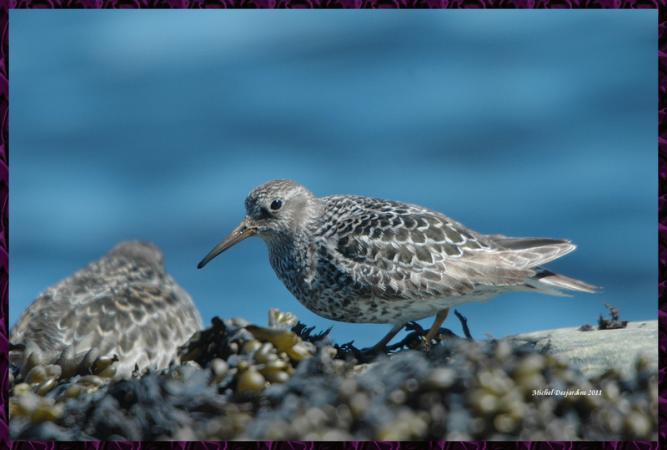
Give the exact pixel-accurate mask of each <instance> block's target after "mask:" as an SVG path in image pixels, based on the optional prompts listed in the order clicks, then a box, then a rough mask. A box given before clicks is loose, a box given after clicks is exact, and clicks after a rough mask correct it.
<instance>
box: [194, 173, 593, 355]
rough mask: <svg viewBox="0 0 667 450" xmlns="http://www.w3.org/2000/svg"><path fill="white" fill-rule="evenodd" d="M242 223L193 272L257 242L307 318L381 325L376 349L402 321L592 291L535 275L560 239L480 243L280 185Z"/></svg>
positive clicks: (396, 212) (403, 207) (366, 205)
mask: <svg viewBox="0 0 667 450" xmlns="http://www.w3.org/2000/svg"><path fill="white" fill-rule="evenodd" d="M245 208H246V217H245V218H244V219H243V221H242V222H241V224H240V225H239V226H238V227H236V229H234V230H233V231H232V232H231V234H230V235H229V236H227V238H225V239H224V240H223V241H222V242H220V243H219V244H218V245H216V246H215V247H214V248H213V250H211V251H210V252H209V254H208V255H206V257H204V259H202V260H201V261H200V262H199V264H198V265H197V267H198V268H200V269H201V268H202V267H204V266H205V265H206V264H207V263H208V262H209V261H211V260H212V259H213V258H215V257H216V256H217V255H219V254H220V253H222V252H224V251H225V250H227V249H228V248H230V247H231V246H233V245H235V244H237V243H238V242H240V241H242V240H244V239H246V238H248V237H250V236H255V235H256V236H259V237H260V238H262V239H263V240H264V242H266V244H267V246H268V248H269V260H270V262H271V266H272V267H273V270H274V271H275V272H276V274H277V275H278V277H279V278H280V279H281V280H282V281H283V283H284V284H285V286H286V287H287V289H289V291H290V292H291V293H292V294H293V295H294V296H295V297H296V298H297V299H298V300H299V301H300V302H301V303H303V305H304V306H306V307H307V308H308V309H310V310H311V311H313V312H314V313H316V314H318V315H320V316H323V317H325V318H328V319H331V320H338V321H342V322H357V323H389V324H393V325H394V326H393V328H392V330H391V331H390V332H389V333H388V334H387V335H386V336H385V337H384V338H382V339H381V340H380V342H378V343H377V344H376V345H375V346H374V349H376V350H379V349H383V348H384V347H385V345H386V344H387V343H388V342H389V341H390V340H391V338H392V337H393V336H394V335H396V333H398V332H399V331H400V329H401V328H402V327H403V326H404V325H405V324H406V323H407V322H410V321H414V320H419V319H423V318H426V317H429V316H433V315H435V316H436V319H435V321H434V323H433V326H432V327H431V329H430V330H429V332H428V333H427V334H426V337H425V345H426V346H428V344H429V343H430V342H431V339H432V338H433V337H434V335H435V334H436V333H437V331H438V330H439V328H440V325H441V324H442V322H443V321H444V320H445V318H446V316H447V313H448V311H449V308H450V307H452V306H456V305H461V304H464V303H469V302H474V301H480V300H486V299H489V298H490V297H493V296H495V295H497V294H501V293H504V292H510V291H531V292H540V293H544V294H550V295H561V296H562V295H565V294H563V292H562V291H561V290H570V291H580V292H589V293H592V292H595V291H596V287H594V286H591V285H589V284H587V283H584V282H582V281H579V280H575V279H572V278H568V277H565V276H563V275H558V274H556V273H553V272H550V271H549V270H546V269H543V268H542V267H541V266H542V265H543V264H545V263H548V262H549V261H552V260H554V259H556V258H560V257H561V256H564V255H566V254H568V253H570V252H571V251H573V250H574V249H575V248H576V247H575V245H574V244H572V243H571V242H569V241H567V240H561V239H549V238H529V237H517V238H514V237H507V236H502V235H483V234H480V233H477V232H475V231H473V230H470V229H468V228H466V227H465V226H463V225H462V224H460V223H458V222H456V221H454V220H452V219H450V218H448V217H447V216H445V215H443V214H440V213H439V212H436V211H432V210H429V209H427V208H424V207H421V206H417V205H412V204H407V203H401V202H397V201H390V200H380V199H375V198H369V197H362V196H356V195H332V196H327V197H315V196H314V195H313V193H311V192H310V191H309V190H308V189H306V188H305V187H304V186H302V185H300V184H298V183H295V182H293V181H289V180H274V181H269V182H267V183H265V184H263V185H261V186H259V187H257V188H255V189H254V190H253V191H252V192H251V193H250V194H249V195H248V197H247V198H246V200H245Z"/></svg>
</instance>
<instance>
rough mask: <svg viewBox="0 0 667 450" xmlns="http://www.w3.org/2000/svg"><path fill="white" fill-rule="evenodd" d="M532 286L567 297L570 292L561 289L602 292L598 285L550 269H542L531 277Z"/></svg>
mask: <svg viewBox="0 0 667 450" xmlns="http://www.w3.org/2000/svg"><path fill="white" fill-rule="evenodd" d="M531 281H532V283H530V285H531V286H532V287H535V288H538V289H540V290H542V291H544V292H545V293H549V294H552V295H560V296H564V297H567V296H568V294H566V293H564V292H562V291H561V289H564V290H567V291H577V292H587V293H589V294H595V293H598V292H600V288H599V287H598V286H593V285H592V284H588V283H584V282H583V281H581V280H576V279H574V278H570V277H566V276H565V275H560V274H557V273H554V272H551V271H550V270H545V269H542V270H540V271H539V272H538V273H537V274H535V276H534V277H532V278H531Z"/></svg>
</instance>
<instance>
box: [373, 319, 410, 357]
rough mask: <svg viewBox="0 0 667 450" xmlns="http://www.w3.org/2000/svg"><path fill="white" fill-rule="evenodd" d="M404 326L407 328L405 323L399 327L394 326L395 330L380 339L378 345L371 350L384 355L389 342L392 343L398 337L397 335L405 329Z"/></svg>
mask: <svg viewBox="0 0 667 450" xmlns="http://www.w3.org/2000/svg"><path fill="white" fill-rule="evenodd" d="M404 326H405V324H404V323H401V324H399V325H394V328H392V329H391V331H389V333H387V334H386V335H385V336H384V337H383V338H382V339H380V341H379V342H378V343H377V344H375V345H374V346H373V347H371V350H372V351H373V352H376V353H384V352H385V349H386V347H387V344H388V343H389V341H391V340H392V339H393V338H394V336H396V334H397V333H398V332H399V331H401V329H403V327H404Z"/></svg>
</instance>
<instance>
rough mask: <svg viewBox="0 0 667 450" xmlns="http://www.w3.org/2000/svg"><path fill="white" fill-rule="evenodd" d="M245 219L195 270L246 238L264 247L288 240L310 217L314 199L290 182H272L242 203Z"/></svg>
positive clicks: (260, 187) (252, 193) (254, 191)
mask: <svg viewBox="0 0 667 450" xmlns="http://www.w3.org/2000/svg"><path fill="white" fill-rule="evenodd" d="M245 209H246V216H245V218H244V219H243V220H242V221H241V223H240V224H239V226H237V227H236V228H235V229H234V230H233V231H232V232H231V233H230V234H229V235H228V236H227V237H226V238H225V239H224V240H223V241H222V242H220V243H219V244H218V245H216V246H215V247H214V248H213V249H212V250H211V251H210V252H209V253H208V255H206V256H205V257H204V259H202V260H201V261H200V262H199V264H197V268H199V269H201V268H202V267H204V266H205V265H206V264H208V262H209V261H211V260H212V259H213V258H215V257H216V256H218V255H219V254H220V253H222V252H224V251H225V250H227V249H228V248H230V247H232V246H233V245H235V244H238V243H239V242H241V241H242V240H244V239H246V238H249V237H250V236H255V235H257V236H259V237H261V238H262V239H264V240H265V241H266V242H267V243H269V244H271V243H272V242H273V241H276V240H279V239H285V238H287V239H289V238H290V237H291V236H294V234H295V233H297V232H298V230H299V229H300V228H301V226H302V225H303V224H304V223H305V222H306V221H307V220H308V219H309V218H310V217H312V215H313V214H316V210H317V199H316V198H315V196H314V195H313V194H312V193H311V192H310V191H309V190H308V189H306V188H305V187H303V186H302V185H300V184H298V183H295V182H294V181H290V180H273V181H269V182H267V183H265V184H263V185H261V186H258V187H256V188H255V189H254V190H253V191H252V192H251V193H250V194H248V196H247V197H246V199H245Z"/></svg>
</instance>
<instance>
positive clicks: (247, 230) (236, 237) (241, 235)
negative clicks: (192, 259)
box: [197, 220, 256, 269]
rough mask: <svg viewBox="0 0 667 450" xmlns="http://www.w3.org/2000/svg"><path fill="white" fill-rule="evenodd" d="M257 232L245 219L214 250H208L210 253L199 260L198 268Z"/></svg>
mask: <svg viewBox="0 0 667 450" xmlns="http://www.w3.org/2000/svg"><path fill="white" fill-rule="evenodd" d="M255 233H256V231H255V229H254V228H253V227H251V226H249V225H248V222H247V221H246V220H244V221H243V222H241V224H240V225H239V226H238V227H236V228H235V229H234V231H232V232H231V233H230V234H229V236H227V237H226V238H225V239H224V240H223V241H222V242H220V243H219V244H218V245H216V246H215V247H213V250H211V251H210V252H208V255H206V256H204V259H202V260H201V261H199V264H197V269H201V268H202V267H204V266H205V265H206V264H208V263H209V261H210V260H212V259H213V258H215V257H216V256H218V255H219V254H220V253H222V252H224V251H225V250H227V249H228V248H229V247H232V246H233V245H235V244H238V243H239V242H241V241H242V240H244V239H246V238H249V237H250V236H253V235H254V234H255Z"/></svg>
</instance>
